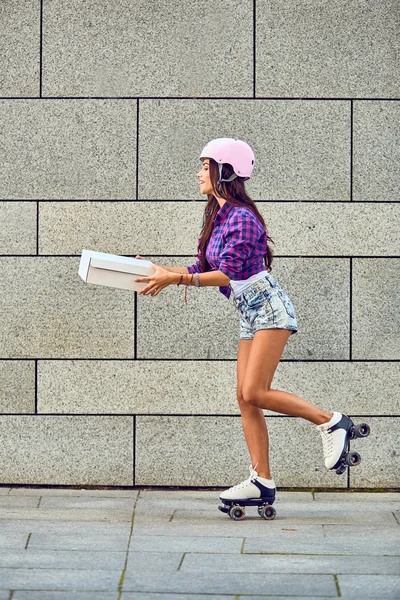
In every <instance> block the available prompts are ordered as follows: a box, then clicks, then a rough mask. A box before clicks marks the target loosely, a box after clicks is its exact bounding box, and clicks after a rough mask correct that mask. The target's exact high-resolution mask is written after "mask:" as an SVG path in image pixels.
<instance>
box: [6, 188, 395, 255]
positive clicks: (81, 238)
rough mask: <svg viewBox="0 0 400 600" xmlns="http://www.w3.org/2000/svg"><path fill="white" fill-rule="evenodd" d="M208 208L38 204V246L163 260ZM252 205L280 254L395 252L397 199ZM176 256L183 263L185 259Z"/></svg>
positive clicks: (190, 247)
mask: <svg viewBox="0 0 400 600" xmlns="http://www.w3.org/2000/svg"><path fill="white" fill-rule="evenodd" d="M0 206H1V205H0ZM205 206H206V203H202V202H199V201H196V202H194V201H192V200H189V201H186V202H185V201H182V202H174V201H173V200H168V201H152V202H146V201H144V200H143V201H137V202H123V201H120V202H107V201H103V202H95V201H94V202H62V203H60V202H41V203H40V229H39V242H40V243H39V252H40V253H41V254H52V255H57V254H80V253H81V252H82V248H96V249H98V248H100V249H102V248H104V249H105V251H107V252H112V253H115V254H122V255H131V256H136V254H140V255H141V256H144V255H146V254H153V255H155V257H154V262H155V263H159V262H161V260H160V259H159V258H158V257H156V256H157V255H158V256H161V255H169V254H170V255H174V254H175V255H178V254H179V255H182V256H183V255H185V254H186V255H189V256H193V255H194V253H196V251H197V239H198V237H199V235H200V230H201V222H202V217H203V211H204V208H205ZM256 206H257V208H258V210H259V211H260V213H261V215H262V217H263V218H264V221H265V223H266V228H267V231H268V234H269V235H270V236H271V237H272V239H273V240H274V245H272V247H273V250H274V252H275V254H277V255H279V256H285V255H290V256H293V255H301V256H315V255H321V256H329V255H331V256H335V255H336V256H338V255H342V256H343V255H350V256H351V255H357V256H363V255H364V256H370V255H371V237H372V238H373V240H374V253H375V254H376V255H381V256H385V255H387V256H393V255H394V254H399V253H400V242H399V236H398V229H399V216H400V204H399V203H396V202H393V203H370V202H363V203H361V202H359V203H357V204H356V203H353V202H335V203H331V202H330V203H327V202H317V201H314V202H306V203H302V202H261V201H258V202H256ZM110 222H111V223H112V224H113V225H112V227H108V224H109V223H110ZM332 223H335V235H332ZM163 260H168V259H167V258H165V259H163ZM180 260H181V261H184V263H185V264H188V261H190V258H188V256H183V258H181V259H180Z"/></svg>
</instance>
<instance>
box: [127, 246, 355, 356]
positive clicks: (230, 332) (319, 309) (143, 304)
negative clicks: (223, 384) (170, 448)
mask: <svg viewBox="0 0 400 600" xmlns="http://www.w3.org/2000/svg"><path fill="white" fill-rule="evenodd" d="M148 258H149V260H153V259H152V257H148ZM153 262H156V261H154V260H153ZM194 263H195V260H194V259H192V260H191V261H187V263H186V265H184V266H188V264H189V265H190V264H194ZM158 264H161V265H162V264H164V265H167V266H176V265H177V266H182V259H180V260H179V261H178V260H177V259H176V258H174V259H172V258H167V257H165V258H163V259H161V260H158ZM272 275H273V276H274V277H275V279H276V280H277V281H278V283H279V284H280V286H281V287H282V288H283V289H284V290H285V291H286V292H287V293H288V294H289V296H290V298H291V300H292V302H293V304H294V306H295V309H296V316H297V321H298V325H299V332H298V333H297V334H295V335H293V336H291V337H290V338H289V341H288V344H287V345H286V347H285V349H284V351H283V354H282V359H291V358H296V359H307V360H315V359H316V360H320V359H336V360H343V359H345V360H347V359H348V358H349V337H350V336H349V327H350V308H349V307H350V264H349V260H348V259H341V258H337V259H335V258H313V259H302V258H296V259H291V258H276V259H275V260H274V262H273V269H272ZM163 294H164V295H163ZM181 294H182V295H183V292H181V291H179V290H176V289H175V286H174V289H172V287H170V288H166V289H164V290H163V293H162V294H160V295H159V296H155V297H154V298H153V297H151V296H140V297H138V299H137V301H138V303H137V335H138V343H137V353H138V358H146V359H148V358H186V359H187V358H189V359H194V358H195V359H196V358H207V359H211V358H212V359H215V358H223V359H226V358H234V359H236V357H237V344H238V341H239V320H240V319H239V314H238V311H237V309H236V307H235V306H234V305H233V303H232V296H231V298H230V299H229V301H227V299H226V297H225V296H223V295H222V294H221V293H220V292H219V290H218V288H217V287H211V286H209V287H204V288H202V289H196V288H195V287H194V286H191V287H190V288H189V290H188V304H187V305H185V304H184V303H183V298H182V295H181ZM209 305H211V306H212V314H211V315H210V306H209Z"/></svg>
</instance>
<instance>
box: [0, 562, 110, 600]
mask: <svg viewBox="0 0 400 600" xmlns="http://www.w3.org/2000/svg"><path fill="white" fill-rule="evenodd" d="M120 576H121V569H117V570H113V571H111V570H110V571H101V570H94V569H93V570H71V569H68V570H67V569H1V573H0V589H3V590H4V589H8V590H10V589H12V590H15V589H17V590H18V589H19V590H22V589H25V590H35V589H36V590H63V589H64V590H82V591H83V590H90V591H100V592H102V591H111V592H114V591H117V590H118V582H119V579H120ZM13 600H14V599H13Z"/></svg>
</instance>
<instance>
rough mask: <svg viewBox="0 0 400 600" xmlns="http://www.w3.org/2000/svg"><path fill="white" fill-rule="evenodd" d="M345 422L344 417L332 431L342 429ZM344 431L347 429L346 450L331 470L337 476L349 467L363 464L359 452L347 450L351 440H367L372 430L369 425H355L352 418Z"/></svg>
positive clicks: (344, 449)
mask: <svg viewBox="0 0 400 600" xmlns="http://www.w3.org/2000/svg"><path fill="white" fill-rule="evenodd" d="M347 418H348V417H347ZM343 420H344V416H343V417H342V419H341V420H340V421H339V423H337V424H336V425H334V426H333V427H332V428H331V430H332V431H334V430H335V429H340V427H339V426H340V424H341V423H342V421H343ZM342 429H346V440H345V443H344V448H343V451H342V454H341V455H340V458H339V460H338V461H337V462H336V463H335V464H334V465H333V467H331V468H330V470H331V471H336V473H337V475H342V474H343V473H344V472H345V471H346V469H347V468H348V467H357V466H358V465H359V464H360V463H361V456H360V454H359V453H358V452H350V451H349V450H347V448H348V445H349V442H350V440H354V439H356V438H365V437H368V436H369V434H370V433H371V428H370V426H369V425H368V423H358V424H357V425H354V423H353V421H352V420H351V419H350V418H348V421H347V422H346V423H345V426H344V427H342Z"/></svg>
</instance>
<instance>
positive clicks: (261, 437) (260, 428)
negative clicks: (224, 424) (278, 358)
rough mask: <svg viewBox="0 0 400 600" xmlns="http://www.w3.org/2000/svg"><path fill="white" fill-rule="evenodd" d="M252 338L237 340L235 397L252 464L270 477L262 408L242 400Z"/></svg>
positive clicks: (267, 438)
mask: <svg viewBox="0 0 400 600" xmlns="http://www.w3.org/2000/svg"><path fill="white" fill-rule="evenodd" d="M251 344H252V340H241V341H240V342H239V351H238V362H237V399H238V403H239V408H240V413H241V416H242V425H243V432H244V437H245V439H246V444H247V447H248V449H249V453H250V456H251V462H252V465H253V466H254V465H256V464H257V463H258V466H257V471H258V473H259V475H260V476H261V477H266V478H267V479H272V477H271V473H270V470H269V436H268V429H267V425H266V422H265V416H264V411H263V410H262V408H257V407H256V406H251V404H249V403H248V402H245V401H244V400H243V396H242V385H243V380H244V376H245V374H246V365H247V361H248V358H249V353H250V348H251Z"/></svg>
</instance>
